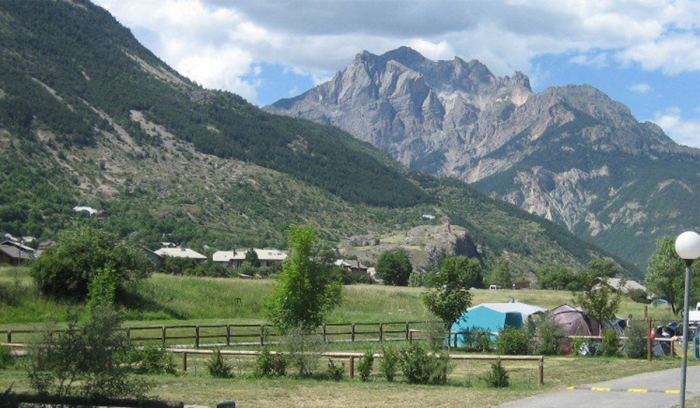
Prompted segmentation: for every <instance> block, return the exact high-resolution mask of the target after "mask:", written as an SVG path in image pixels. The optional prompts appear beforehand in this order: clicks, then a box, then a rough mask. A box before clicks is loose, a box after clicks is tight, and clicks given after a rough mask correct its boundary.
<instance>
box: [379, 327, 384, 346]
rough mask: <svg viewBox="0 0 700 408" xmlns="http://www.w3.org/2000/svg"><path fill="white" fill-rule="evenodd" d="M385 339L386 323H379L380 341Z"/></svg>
mask: <svg viewBox="0 0 700 408" xmlns="http://www.w3.org/2000/svg"><path fill="white" fill-rule="evenodd" d="M383 341H384V323H379V342H380V343H381V342H383Z"/></svg>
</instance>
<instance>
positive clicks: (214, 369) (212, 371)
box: [207, 348, 233, 378]
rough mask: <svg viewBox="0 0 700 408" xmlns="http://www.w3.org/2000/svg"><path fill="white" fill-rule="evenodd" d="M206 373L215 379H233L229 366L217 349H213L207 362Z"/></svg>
mask: <svg viewBox="0 0 700 408" xmlns="http://www.w3.org/2000/svg"><path fill="white" fill-rule="evenodd" d="M207 371H209V375H211V376H212V377H216V378H231V377H233V374H232V373H231V366H230V365H229V364H228V363H226V361H225V360H224V356H223V355H221V350H219V349H218V348H217V349H214V353H213V354H212V355H211V358H210V359H209V361H207Z"/></svg>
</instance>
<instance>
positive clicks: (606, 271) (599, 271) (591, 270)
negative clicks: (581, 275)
mask: <svg viewBox="0 0 700 408" xmlns="http://www.w3.org/2000/svg"><path fill="white" fill-rule="evenodd" d="M621 274H622V268H620V266H619V265H618V264H617V263H616V262H615V261H613V260H612V259H610V258H600V257H597V256H596V257H594V258H593V259H591V261H590V262H589V263H588V275H589V276H590V278H591V280H593V279H595V278H614V277H616V276H619V275H621Z"/></svg>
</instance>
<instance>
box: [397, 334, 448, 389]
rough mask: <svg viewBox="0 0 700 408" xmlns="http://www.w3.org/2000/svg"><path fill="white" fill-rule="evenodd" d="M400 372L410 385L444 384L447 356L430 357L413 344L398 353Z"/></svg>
mask: <svg viewBox="0 0 700 408" xmlns="http://www.w3.org/2000/svg"><path fill="white" fill-rule="evenodd" d="M400 359H401V363H400V364H401V372H402V373H403V375H404V377H406V380H408V382H409V383H411V384H444V383H445V382H446V381H447V374H448V372H449V369H450V364H449V362H450V359H449V356H448V355H447V354H444V353H440V354H438V355H437V356H433V355H430V354H429V353H428V351H427V350H426V349H425V348H424V347H423V346H422V345H421V344H420V343H413V344H410V345H409V346H408V347H405V348H403V349H402V350H401V352H400Z"/></svg>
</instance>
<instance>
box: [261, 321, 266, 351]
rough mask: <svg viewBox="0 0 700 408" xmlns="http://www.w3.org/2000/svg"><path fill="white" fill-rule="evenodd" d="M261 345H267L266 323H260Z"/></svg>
mask: <svg viewBox="0 0 700 408" xmlns="http://www.w3.org/2000/svg"><path fill="white" fill-rule="evenodd" d="M260 345H261V346H264V345H265V325H264V324H261V325H260Z"/></svg>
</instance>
